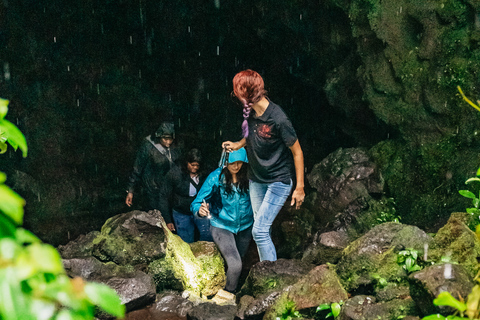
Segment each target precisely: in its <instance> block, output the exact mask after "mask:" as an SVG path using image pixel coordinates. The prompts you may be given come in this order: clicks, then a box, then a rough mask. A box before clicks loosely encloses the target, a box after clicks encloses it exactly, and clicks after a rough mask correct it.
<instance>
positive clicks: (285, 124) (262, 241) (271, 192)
mask: <svg viewBox="0 0 480 320" xmlns="http://www.w3.org/2000/svg"><path fill="white" fill-rule="evenodd" d="M233 93H234V94H235V96H236V97H237V98H238V99H239V100H240V102H241V103H242V105H243V117H244V121H243V123H242V132H243V138H242V140H240V141H237V142H231V141H225V142H224V143H223V144H222V146H223V147H224V148H225V147H226V148H227V149H229V150H238V149H240V148H242V147H244V146H245V148H246V150H247V154H248V159H249V162H250V166H249V171H248V178H249V179H250V199H251V202H252V208H253V215H254V223H253V229H252V236H253V239H254V240H255V242H256V244H257V249H258V254H259V256H260V261H263V260H270V261H275V260H277V253H276V251H275V246H274V245H273V242H272V239H271V237H270V228H271V226H272V223H273V221H274V220H275V218H276V216H277V214H278V212H279V211H280V209H281V208H282V207H283V204H284V203H285V201H286V200H287V197H288V196H289V195H290V191H291V190H292V185H293V176H296V184H295V190H294V191H293V194H292V201H291V205H292V206H293V205H295V206H296V208H297V209H298V208H300V206H301V204H302V202H303V200H304V198H305V192H304V176H303V175H304V164H303V152H302V148H301V147H300V143H299V142H298V138H297V135H296V133H295V129H294V128H293V126H292V123H291V122H290V120H289V118H288V117H287V115H286V114H285V112H284V111H283V110H282V108H280V106H278V105H277V104H275V103H273V102H272V101H270V100H269V99H268V98H267V92H266V91H265V89H264V82H263V79H262V77H261V76H260V75H259V74H258V73H257V72H255V71H253V70H250V69H248V70H244V71H241V72H239V73H237V74H236V75H235V77H234V78H233Z"/></svg>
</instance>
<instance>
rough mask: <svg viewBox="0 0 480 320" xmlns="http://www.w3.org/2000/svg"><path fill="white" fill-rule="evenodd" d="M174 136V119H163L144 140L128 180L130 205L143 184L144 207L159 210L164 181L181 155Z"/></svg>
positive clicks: (128, 204)
mask: <svg viewBox="0 0 480 320" xmlns="http://www.w3.org/2000/svg"><path fill="white" fill-rule="evenodd" d="M174 138H175V128H174V124H173V122H162V123H161V124H160V127H159V128H158V129H157V130H156V131H155V132H154V133H153V134H151V135H150V136H147V137H146V138H145V139H144V140H143V142H142V144H141V146H140V149H139V150H138V152H137V156H136V159H135V163H134V165H133V171H132V173H131V175H130V177H129V179H128V185H127V198H126V199H125V203H126V204H127V206H129V207H130V206H132V204H133V193H134V191H135V188H136V187H137V186H138V184H139V183H140V184H141V186H142V188H143V192H144V195H145V197H146V203H145V204H144V206H143V207H144V208H143V209H144V210H152V209H159V210H160V188H161V186H162V184H163V183H164V181H165V175H166V174H167V172H168V171H169V170H170V169H171V168H172V167H173V166H174V163H175V161H176V160H177V159H178V158H179V155H180V151H179V150H178V149H176V148H174V147H173V146H172V144H173V140H174ZM167 226H168V228H169V229H170V230H172V231H173V230H175V227H174V225H173V223H169V224H168V225H167Z"/></svg>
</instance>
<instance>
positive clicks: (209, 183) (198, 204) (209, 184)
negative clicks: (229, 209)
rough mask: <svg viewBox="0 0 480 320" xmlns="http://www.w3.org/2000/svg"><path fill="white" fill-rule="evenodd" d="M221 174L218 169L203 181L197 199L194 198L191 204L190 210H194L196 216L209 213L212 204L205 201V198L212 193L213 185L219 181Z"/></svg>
mask: <svg viewBox="0 0 480 320" xmlns="http://www.w3.org/2000/svg"><path fill="white" fill-rule="evenodd" d="M219 175H220V171H219V170H218V169H217V170H215V171H213V172H212V173H210V175H209V176H208V177H207V179H206V180H205V182H204V183H203V185H202V187H201V188H200V190H199V191H198V193H197V196H196V198H195V200H193V202H192V204H191V205H190V211H192V213H193V214H194V215H196V216H198V215H199V216H206V215H208V213H209V208H210V206H209V204H208V203H205V202H204V201H203V200H204V199H205V198H207V197H208V196H209V195H210V193H212V190H213V187H214V186H215V183H216V182H217V181H218V177H219ZM200 209H202V210H200ZM200 211H201V212H200Z"/></svg>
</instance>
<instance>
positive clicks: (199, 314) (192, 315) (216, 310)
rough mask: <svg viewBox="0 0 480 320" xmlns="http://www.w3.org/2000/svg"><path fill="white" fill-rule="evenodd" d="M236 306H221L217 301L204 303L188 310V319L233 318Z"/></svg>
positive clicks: (212, 319)
mask: <svg viewBox="0 0 480 320" xmlns="http://www.w3.org/2000/svg"><path fill="white" fill-rule="evenodd" d="M236 311H237V307H236V306H232V305H224V306H220V305H217V304H215V303H208V302H206V303H202V304H199V305H198V306H196V307H195V308H193V309H192V310H190V311H188V312H187V319H188V320H233V319H235V313H236Z"/></svg>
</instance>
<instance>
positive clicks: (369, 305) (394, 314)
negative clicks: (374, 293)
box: [338, 295, 418, 320]
mask: <svg viewBox="0 0 480 320" xmlns="http://www.w3.org/2000/svg"><path fill="white" fill-rule="evenodd" d="M417 312H418V311H417V309H416V306H415V303H414V302H413V300H412V299H411V298H406V299H395V300H392V301H389V302H379V303H377V301H376V300H375V298H374V297H371V296H365V295H358V296H355V297H353V298H351V299H349V300H347V301H346V302H345V304H344V305H343V306H342V310H341V312H340V315H339V316H338V319H339V320H372V319H403V318H404V317H405V316H408V315H416V314H417Z"/></svg>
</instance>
